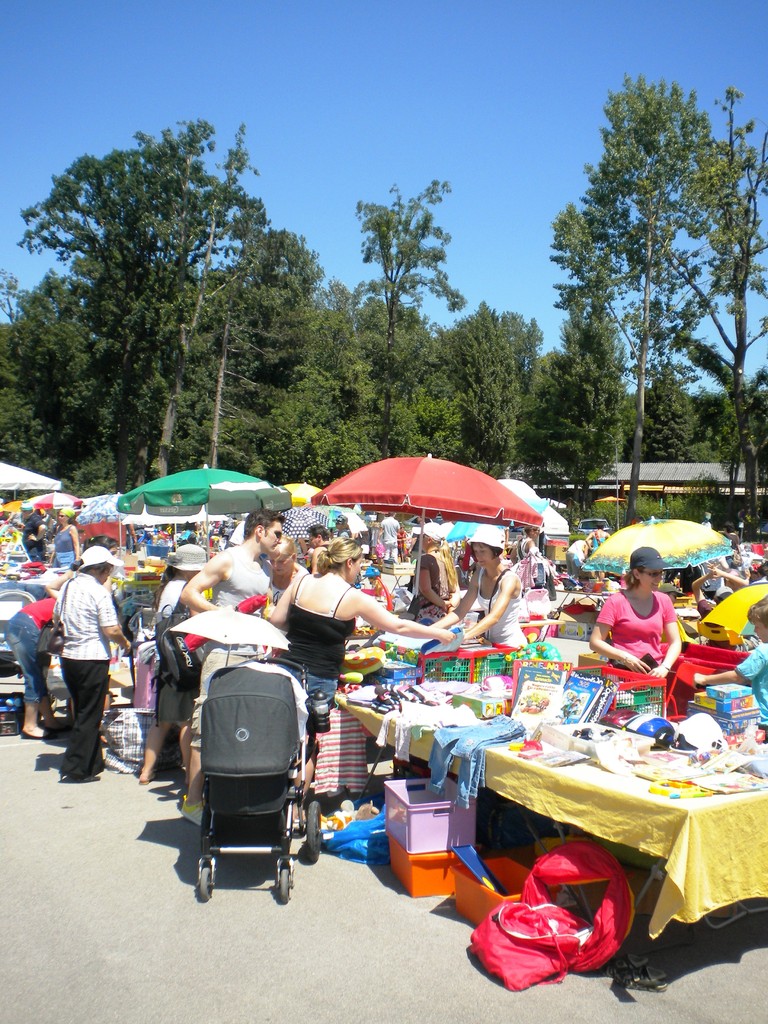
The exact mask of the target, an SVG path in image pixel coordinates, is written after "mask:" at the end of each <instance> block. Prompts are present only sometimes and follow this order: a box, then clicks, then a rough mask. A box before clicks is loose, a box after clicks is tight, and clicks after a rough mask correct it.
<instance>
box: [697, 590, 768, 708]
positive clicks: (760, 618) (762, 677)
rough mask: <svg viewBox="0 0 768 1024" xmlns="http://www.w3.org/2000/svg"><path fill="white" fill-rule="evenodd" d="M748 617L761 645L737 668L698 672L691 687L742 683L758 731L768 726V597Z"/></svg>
mask: <svg viewBox="0 0 768 1024" xmlns="http://www.w3.org/2000/svg"><path fill="white" fill-rule="evenodd" d="M747 618H748V619H749V621H750V622H751V623H752V625H753V626H754V627H755V635H756V636H757V638H758V639H759V641H760V646H759V647H756V648H755V649H754V651H752V653H751V654H750V655H749V657H747V658H745V659H744V661H741V662H739V664H738V665H737V666H736V668H734V669H731V670H730V671H728V672H717V673H716V674H715V675H711V676H708V675H703V674H702V673H701V672H697V673H696V674H695V675H694V677H693V685H694V686H716V685H717V684H718V683H742V684H745V683H746V684H747V685H750V686H751V687H752V692H753V693H754V695H755V701H756V703H757V706H758V707H759V708H760V728H766V727H768V597H764V598H763V599H762V601H758V602H757V604H753V605H752V607H751V608H750V609H749V612H748V613H747Z"/></svg>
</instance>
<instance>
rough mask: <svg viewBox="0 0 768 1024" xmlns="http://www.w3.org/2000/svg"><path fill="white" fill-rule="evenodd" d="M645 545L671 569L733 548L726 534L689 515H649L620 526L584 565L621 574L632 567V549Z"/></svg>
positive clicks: (698, 562)
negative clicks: (657, 553)
mask: <svg viewBox="0 0 768 1024" xmlns="http://www.w3.org/2000/svg"><path fill="white" fill-rule="evenodd" d="M642 547H649V548H655V549H656V550H657V551H658V552H659V554H660V555H661V557H662V559H663V560H664V564H665V565H666V567H667V568H668V569H682V568H683V567H684V566H686V565H699V564H700V563H701V562H708V561H709V560H710V559H711V558H723V557H725V556H726V555H730V554H731V553H732V550H733V548H732V545H731V542H730V541H729V540H728V539H727V538H726V537H723V535H722V534H721V533H717V531H716V530H710V529H707V527H706V526H701V524H700V523H691V522H689V521H688V520H687V519H649V520H647V521H646V522H644V523H634V524H633V525H632V526H625V527H624V529H623V530H617V532H616V533H614V534H613V535H612V536H610V537H609V538H608V539H607V540H605V541H603V543H602V544H601V545H600V547H599V548H598V549H597V551H595V552H594V553H593V554H591V555H590V556H589V558H588V559H587V560H586V562H585V563H584V568H585V569H587V570H588V571H590V572H612V573H616V574H618V575H620V574H621V573H624V572H626V571H627V569H628V568H629V559H630V556H631V554H632V552H633V551H635V550H636V548H642Z"/></svg>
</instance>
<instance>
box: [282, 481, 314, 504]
mask: <svg viewBox="0 0 768 1024" xmlns="http://www.w3.org/2000/svg"><path fill="white" fill-rule="evenodd" d="M284 486H285V489H286V491H290V492H291V504H292V505H293V506H294V507H295V506H296V505H308V504H309V501H310V498H311V497H312V495H313V494H319V492H320V488H319V487H313V486H312V484H285V485H284Z"/></svg>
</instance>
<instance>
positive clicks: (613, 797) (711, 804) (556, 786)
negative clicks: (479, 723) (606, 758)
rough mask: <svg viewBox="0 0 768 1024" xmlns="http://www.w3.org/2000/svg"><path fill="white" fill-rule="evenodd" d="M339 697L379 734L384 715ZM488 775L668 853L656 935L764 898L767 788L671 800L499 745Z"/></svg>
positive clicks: (602, 832)
mask: <svg viewBox="0 0 768 1024" xmlns="http://www.w3.org/2000/svg"><path fill="white" fill-rule="evenodd" d="M338 699H339V701H340V702H343V703H344V706H346V707H347V708H348V710H349V711H350V712H351V713H352V714H353V715H355V716H356V717H357V718H358V719H359V720H360V721H361V722H362V723H363V725H364V726H365V727H366V728H367V729H368V730H369V731H370V732H372V733H373V734H374V735H377V734H378V732H379V729H380V727H381V721H382V718H381V716H380V715H377V714H376V713H375V712H373V711H370V710H369V709H367V708H358V707H355V706H354V705H348V704H347V703H346V701H344V698H343V697H342V696H341V695H339V698H338ZM390 739H391V740H393V739H394V723H392V727H391V735H390ZM431 746H432V738H431V734H426V735H422V737H421V739H419V740H411V754H412V755H413V756H414V757H419V758H422V759H425V760H426V759H427V758H428V757H429V751H430V748H431ZM485 783H486V785H487V786H488V787H489V788H490V789H493V790H494V791H495V792H497V793H499V794H500V795H501V796H504V797H507V798H508V799H510V800H514V801H515V802H517V803H519V804H522V805H523V806H524V807H527V808H529V809H530V810H532V811H537V812H538V813H539V814H546V815H548V816H549V817H550V818H554V819H555V821H561V822H567V823H568V824H570V825H576V826H577V827H579V828H581V829H583V830H584V831H585V832H590V833H591V834H592V835H596V836H599V837H600V838H602V839H609V840H613V841H614V842H618V843H624V844H625V845H626V846H631V847H633V848H635V849H637V850H642V851H643V852H644V853H647V854H650V855H651V856H653V857H663V858H664V859H665V860H666V876H665V878H664V882H663V884H662V887H661V891H660V893H659V897H658V900H657V902H656V906H655V908H654V911H653V914H652V916H651V919H650V922H649V925H648V931H649V933H650V935H651V937H652V938H656V937H657V936H658V935H659V934H660V933H661V932H662V931H663V929H664V927H665V926H666V925H667V924H668V923H669V921H671V920H672V919H673V918H675V919H677V920H678V921H687V922H692V921H698V920H699V918H701V917H703V916H704V915H705V914H708V913H709V912H710V911H712V910H716V909H717V908H718V907H724V906H728V905H729V904H731V903H735V902H737V901H738V900H745V899H751V898H753V897H768V844H766V843H764V842H763V836H764V835H765V833H766V830H767V827H768V790H766V791H765V792H762V793H751V794H748V795H738V796H710V797H702V798H699V799H695V798H694V799H687V800H670V799H669V798H667V797H662V796H655V795H653V794H651V793H649V792H648V787H649V785H650V783H648V782H645V781H643V780H642V779H638V778H635V777H631V778H625V777H623V776H618V775H611V774H610V773H609V772H605V771H603V770H602V769H600V768H597V767H594V766H593V765H588V764H578V765H571V766H570V767H568V768H547V767H545V766H543V765H537V764H535V763H533V762H531V761H522V760H520V759H519V758H517V757H515V756H514V755H513V754H512V753H510V752H509V751H507V750H505V749H503V748H490V749H488V750H487V752H486V762H485Z"/></svg>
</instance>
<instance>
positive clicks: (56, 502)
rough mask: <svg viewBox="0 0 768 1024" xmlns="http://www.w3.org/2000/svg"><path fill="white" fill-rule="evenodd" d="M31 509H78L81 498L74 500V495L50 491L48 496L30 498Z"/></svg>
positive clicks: (41, 495)
mask: <svg viewBox="0 0 768 1024" xmlns="http://www.w3.org/2000/svg"><path fill="white" fill-rule="evenodd" d="M31 501H32V507H33V508H36V509H38V510H43V509H49V508H79V507H80V506H81V505H82V504H83V499H82V498H76V497H75V496H74V494H65V493H64V492H63V491H51V492H50V494H40V495H38V496H37V497H36V498H32V499H31Z"/></svg>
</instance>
